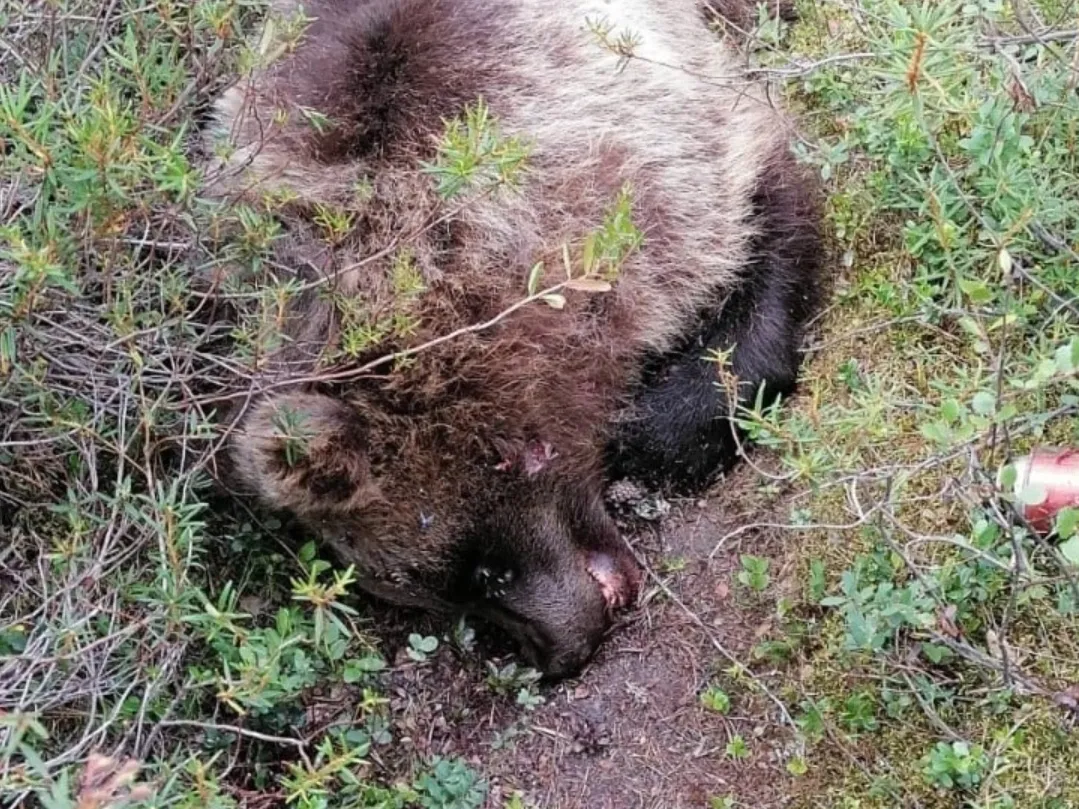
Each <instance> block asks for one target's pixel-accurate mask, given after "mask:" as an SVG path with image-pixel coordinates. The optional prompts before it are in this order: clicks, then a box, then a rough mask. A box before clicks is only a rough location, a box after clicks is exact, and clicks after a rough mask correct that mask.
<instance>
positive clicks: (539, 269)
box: [528, 261, 543, 297]
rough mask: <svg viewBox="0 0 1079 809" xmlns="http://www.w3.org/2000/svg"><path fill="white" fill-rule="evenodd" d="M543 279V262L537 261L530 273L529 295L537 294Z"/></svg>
mask: <svg viewBox="0 0 1079 809" xmlns="http://www.w3.org/2000/svg"><path fill="white" fill-rule="evenodd" d="M541 280H543V262H542V261H538V262H536V266H534V267H533V268H532V271H531V272H530V273H529V274H528V295H529V297H531V296H533V295H535V294H536V292H537V291H538V290H539V285H540V281H541Z"/></svg>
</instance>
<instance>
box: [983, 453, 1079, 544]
mask: <svg viewBox="0 0 1079 809" xmlns="http://www.w3.org/2000/svg"><path fill="white" fill-rule="evenodd" d="M1011 465H1012V466H1014V467H1015V471H1016V473H1017V474H1016V476H1015V486H1014V487H1013V489H1012V491H1013V493H1014V494H1015V499H1016V505H1017V507H1018V508H1019V510H1020V513H1021V514H1022V515H1023V517H1024V518H1025V519H1026V521H1027V522H1028V523H1030V526H1031V527H1032V528H1033V529H1034V530H1035V531H1038V532H1039V533H1043V534H1048V533H1049V532H1050V531H1052V530H1053V519H1054V518H1055V517H1056V515H1057V514H1058V513H1059V512H1060V510H1061V509H1064V508H1068V507H1079V449H1041V450H1035V451H1034V452H1032V453H1031V454H1030V455H1024V456H1023V457H1022V458H1016V459H1015V460H1014V461H1012V463H1011ZM1003 474H1004V468H1003V467H1002V468H1001V470H1000V473H999V474H998V475H997V487H998V488H1000V487H1001V478H1002V477H1003Z"/></svg>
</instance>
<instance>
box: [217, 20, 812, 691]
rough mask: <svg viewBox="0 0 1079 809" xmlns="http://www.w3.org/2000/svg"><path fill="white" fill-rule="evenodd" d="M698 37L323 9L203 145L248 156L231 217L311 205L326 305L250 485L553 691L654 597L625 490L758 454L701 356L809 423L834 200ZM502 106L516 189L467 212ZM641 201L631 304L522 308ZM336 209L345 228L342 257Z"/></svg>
mask: <svg viewBox="0 0 1079 809" xmlns="http://www.w3.org/2000/svg"><path fill="white" fill-rule="evenodd" d="M722 6H723V7H724V8H725V9H726V10H727V11H728V12H730V11H731V9H736V8H738V9H741V8H744V6H741V5H739V4H738V3H735V2H733V0H727V2H725V3H723V4H722ZM296 10H297V6H296V5H295V4H294V3H292V2H291V1H290V0H276V2H275V11H276V12H277V13H278V14H281V15H289V14H293V13H295V12H296ZM702 11H704V9H702V7H701V5H700V4H698V3H696V2H694V1H693V0H617V2H604V0H483V2H479V0H313V1H312V2H309V3H307V4H305V6H304V7H303V13H304V14H306V15H307V16H308V17H309V18H311V21H310V23H309V26H308V28H307V29H306V32H305V33H304V35H303V37H302V38H301V39H300V41H299V44H298V45H297V46H296V47H295V48H294V49H293V50H291V51H290V52H288V53H286V54H285V55H284V56H283V57H282V58H280V59H278V60H276V61H275V62H273V63H272V64H271V65H270V66H269V67H266V68H262V69H259V70H257V71H255V72H254V73H253V74H252V75H251V76H249V77H246V78H245V79H244V80H243V81H241V82H240V83H238V84H237V85H236V86H234V87H232V88H230V89H228V90H227V91H226V92H225V93H224V94H223V95H222V96H221V97H220V99H219V100H218V101H217V105H216V110H215V124H214V127H213V129H212V133H211V139H212V141H213V144H214V146H215V147H220V143H221V141H227V142H228V143H229V144H230V146H231V151H230V152H227V153H223V152H221V151H220V150H219V151H218V154H219V155H223V156H222V157H220V159H219V161H218V164H217V165H215V166H213V167H212V169H213V170H212V171H211V173H210V175H209V179H210V182H209V186H208V188H209V190H210V192H211V193H212V194H215V195H217V196H220V197H222V198H227V199H233V200H244V201H247V202H248V203H255V204H258V203H259V202H260V201H261V200H263V199H265V198H266V195H267V194H270V195H275V196H276V198H277V199H279V200H280V199H282V198H284V195H286V194H287V198H288V199H289V200H291V201H290V202H288V203H287V204H279V205H277V207H276V209H275V210H277V211H278V213H279V215H280V216H281V217H282V221H283V224H284V226H285V230H286V235H285V236H284V238H282V239H281V240H280V241H279V243H278V245H277V246H276V248H275V256H274V258H275V263H276V265H277V266H279V267H282V268H283V270H282V271H283V272H284V273H285V274H286V275H287V276H291V277H293V278H295V279H296V280H298V281H299V282H301V283H302V284H303V285H304V287H305V291H304V292H303V293H302V294H300V295H298V296H296V298H295V299H294V300H293V301H292V303H291V308H290V309H289V311H288V313H287V325H286V332H287V336H288V342H287V344H286V345H285V347H284V348H282V349H281V350H280V351H279V352H278V353H277V354H276V355H275V357H274V358H273V361H272V363H270V364H269V366H268V367H267V370H266V371H265V373H264V375H263V376H262V377H261V378H260V379H259V380H258V384H257V385H256V389H255V390H253V391H252V394H251V396H250V398H249V400H248V401H246V402H245V403H244V405H243V406H242V407H239V408H237V410H236V412H235V413H233V414H232V435H231V439H230V444H229V457H230V466H231V468H232V470H233V475H234V479H235V480H236V481H237V482H238V483H239V484H240V485H241V486H242V488H243V489H244V490H245V491H247V492H250V493H251V494H254V495H255V496H257V497H258V498H260V499H261V500H262V501H263V502H264V503H265V504H267V505H268V506H270V507H272V508H277V509H283V510H286V511H288V512H290V513H292V514H293V515H295V516H296V517H298V518H299V519H300V520H301V521H302V522H303V523H304V524H306V525H307V526H308V527H309V528H310V529H311V530H313V531H315V532H316V533H317V534H318V535H319V536H321V538H322V539H323V540H324V541H325V542H327V543H329V545H331V546H332V548H333V549H334V550H335V551H336V552H337V554H338V555H339V556H340V557H341V558H342V560H343V561H345V562H347V563H354V564H356V566H357V568H358V569H359V570H360V571H361V573H362V575H363V579H362V585H363V587H364V588H365V589H367V590H368V591H370V592H371V593H373V594H375V595H377V596H380V597H382V598H385V599H387V600H390V601H393V602H396V603H401V604H410V605H417V606H423V607H427V608H434V609H445V610H465V611H469V612H474V613H478V614H480V615H483V616H486V617H487V618H490V619H492V620H494V621H495V622H497V623H499V624H501V625H502V626H503V627H506V628H508V629H509V630H510V631H511V632H512V633H513V634H514V635H515V636H516V638H517V639H518V640H519V641H520V643H521V645H522V648H523V650H524V651H525V653H526V654H527V655H528V656H529V657H530V659H531V660H532V661H533V662H534V663H535V664H536V665H537V666H539V667H541V668H542V669H543V670H544V671H545V672H547V673H548V674H550V675H552V676H565V675H571V674H574V673H576V672H577V671H579V670H580V668H581V667H582V666H583V665H584V664H585V663H586V662H587V661H588V659H589V658H590V656H591V655H592V653H593V651H594V650H595V649H596V647H597V645H598V644H599V642H600V640H601V638H602V636H603V635H604V633H605V632H606V631H607V629H608V628H609V626H610V623H611V615H612V612H613V611H614V610H615V609H617V608H618V607H620V606H622V605H624V604H627V603H629V602H631V601H632V600H633V599H634V597H635V594H636V591H637V587H638V584H639V580H640V571H639V568H638V566H637V564H636V562H635V560H634V559H633V557H632V554H631V553H630V552H629V551H628V550H627V549H626V547H625V545H624V543H623V541H622V539H621V537H620V535H619V532H618V530H617V529H616V527H615V525H614V522H613V521H612V518H611V517H610V515H609V514H608V513H607V511H606V509H605V507H604V502H603V491H604V486H605V485H606V483H607V482H608V481H609V480H611V479H613V478H615V477H620V476H630V477H634V478H636V479H641V480H643V481H644V482H647V483H650V484H653V485H663V486H670V487H675V488H681V489H687V490H688V489H697V488H700V487H701V486H705V485H707V484H709V483H710V482H712V481H713V480H714V479H715V477H716V475H717V474H718V473H719V472H721V471H723V470H724V469H726V468H728V467H729V466H730V464H731V463H733V461H734V459H735V457H736V455H737V441H736V439H735V437H734V432H733V430H732V426H731V422H730V421H729V420H728V419H727V418H726V416H727V415H728V414H729V413H730V409H731V403H730V402H729V400H728V395H727V394H728V392H729V388H725V387H724V386H723V385H721V384H718V383H719V382H720V380H721V378H722V375H721V374H720V373H719V372H718V370H717V365H716V363H714V362H710V361H708V360H707V359H706V358H705V357H704V355H705V353H706V352H707V351H708V350H709V349H729V348H731V347H732V346H733V347H734V352H733V356H732V360H731V370H732V371H733V373H734V374H735V375H736V376H737V378H738V380H739V383H738V384H739V387H738V391H739V396H740V397H741V398H743V399H746V400H753V399H754V398H755V397H756V395H757V392H758V389H759V388H761V386H762V385H763V386H764V391H765V394H766V398H767V399H771V398H774V397H775V396H777V395H781V394H786V393H788V392H790V391H791V390H792V389H793V386H794V382H795V379H796V377H797V373H798V367H799V355H798V346H799V343H800V340H801V335H802V329H803V327H804V324H805V322H806V320H807V319H808V317H809V316H810V315H811V313H812V311H813V309H814V306H815V303H816V298H817V292H816V290H817V284H818V278H817V275H818V271H819V258H820V244H819V237H818V235H817V230H816V222H817V214H816V207H815V193H814V189H813V185H812V183H811V182H810V181H809V180H808V179H807V178H806V176H805V174H804V173H803V172H802V171H801V170H800V169H799V167H798V166H797V165H796V163H795V162H794V160H793V159H792V157H791V155H790V154H789V151H788V143H789V139H790V137H791V127H790V124H789V122H788V120H787V118H786V116H785V115H784V113H783V112H782V111H780V110H776V109H775V108H774V107H773V104H772V102H770V100H769V99H768V97H767V96H766V94H765V92H764V89H763V88H762V87H760V86H757V85H755V84H753V83H751V82H748V81H747V80H746V79H745V78H743V75H742V70H741V69H740V68H739V65H738V60H737V58H736V55H735V54H733V53H732V52H731V51H730V50H729V49H728V48H727V47H726V46H725V45H724V44H723V42H722V41H721V40H720V38H719V37H718V36H716V35H715V33H714V32H712V31H710V30H709V28H708V26H707V24H706V15H705V14H704V13H702ZM603 32H607V34H606V36H607V46H604V45H603V44H602V43H601V42H600V41H599V40H600V39H602V38H603V36H604V33H603ZM623 32H630V33H631V34H632V38H631V39H632V44H626V43H630V42H631V40H630V39H619V36H620V35H621V34H622V33H623ZM619 42H622V43H623V45H621V46H620V45H618V44H617V43H619ZM612 43H614V44H612ZM480 99H482V102H483V103H484V104H485V105H486V107H487V109H488V110H489V111H490V115H491V117H492V119H493V120H494V121H495V122H496V123H497V127H498V133H499V136H500V137H503V138H518V139H519V140H520V143H522V144H527V149H528V156H527V159H526V161H525V163H524V164H523V168H522V170H521V173H520V175H519V176H518V177H517V178H516V181H515V182H514V183H512V184H501V185H497V186H496V187H494V188H489V189H487V190H481V191H479V192H474V193H470V194H466V195H463V196H462V197H461V198H460V199H458V198H454V199H451V200H446V199H443V198H442V197H440V196H439V194H438V193H437V192H436V183H435V181H434V179H433V178H432V176H431V175H430V174H429V173H428V172H426V171H424V170H423V168H422V167H423V165H424V164H425V163H426V164H430V163H431V162H432V161H434V160H436V156H437V149H438V145H439V142H440V139H441V138H442V137H443V134H444V131H445V127H446V121H447V120H449V119H454V118H459V117H460V116H462V115H463V113H464V110H465V109H466V107H467V106H468V105H475V104H476V103H477V102H478V101H479V100H480ZM312 111H314V114H315V115H317V118H316V117H313V115H312ZM620 194H624V195H626V196H627V198H628V200H629V210H630V211H631V217H632V221H633V224H634V226H635V228H636V229H637V230H638V231H639V232H640V234H641V236H642V240H641V242H640V244H639V246H638V247H637V249H635V250H633V251H631V252H629V253H628V255H626V256H625V257H624V260H623V261H622V263H621V265H620V266H619V268H618V272H617V275H616V276H615V277H614V280H613V282H612V284H611V288H610V289H609V290H608V291H599V292H597V291H595V290H591V289H572V288H565V289H561V290H560V291H559V293H558V294H560V295H562V296H563V299H564V301H563V305H562V306H561V307H560V308H556V306H552V305H548V304H547V303H545V302H543V301H533V302H531V303H528V304H526V305H523V306H522V305H521V301H522V299H523V298H525V297H527V295H528V291H527V290H528V288H529V279H530V278H532V277H533V268H534V267H535V266H536V265H537V264H538V263H540V262H542V263H543V268H544V269H543V278H542V281H541V283H540V286H541V287H547V286H550V285H553V284H557V283H558V282H559V280H564V279H565V272H564V270H563V258H564V256H566V255H570V256H571V265H572V264H573V263H574V262H575V261H577V259H578V258H579V257H580V255H581V245H582V244H583V242H584V240H585V239H586V238H587V237H588V235H589V234H590V233H594V232H595V231H596V230H597V228H599V227H601V226H602V224H603V222H604V221H605V217H607V216H609V215H610V212H611V210H612V206H614V205H615V204H616V202H617V200H618V199H619V198H620V197H619V195H620ZM327 206H328V207H330V208H332V209H334V210H340V211H345V212H347V213H348V215H349V216H350V217H351V220H350V221H351V225H350V227H349V229H348V232H347V233H346V234H345V235H344V237H342V238H338V239H336V240H334V241H333V242H332V243H330V242H329V241H327V239H325V238H323V237H321V236H320V233H319V229H318V226H317V225H316V224H315V223H316V220H317V214H318V212H319V211H320V210H323V211H324V210H326V209H327ZM402 262H404V264H402ZM402 266H404V267H406V269H407V274H408V275H409V279H410V282H409V284H408V288H409V292H408V294H407V295H404V294H403V293H402V285H401V283H399V281H400V278H399V275H400V273H401V271H402V270H401V268H402ZM401 312H404V313H405V315H406V316H407V322H408V326H407V328H405V329H402V330H394V329H392V328H389V329H383V331H381V332H377V334H376V339H373V340H372V342H371V344H370V345H367V346H364V347H363V349H362V350H360V351H357V352H354V353H353V354H352V355H350V356H348V357H347V358H344V359H342V356H341V353H340V352H341V349H342V340H343V339H344V334H345V332H346V331H347V329H348V328H349V327H350V324H351V326H353V327H354V326H355V323H356V318H357V317H359V318H366V319H367V321H365V322H369V323H370V324H372V326H377V325H378V324H386V323H389V322H392V318H393V317H394V316H395V315H399V314H400V313H401ZM357 313H359V314H357ZM350 318H351V320H349V319H350ZM480 324H485V327H483V328H480V327H479V325H480ZM447 335H453V336H452V337H451V338H450V339H444V338H446V336H447ZM419 346H426V347H425V348H424V349H423V350H419V351H416V352H415V353H413V354H411V355H410V356H408V358H407V362H386V363H381V364H372V360H376V359H378V358H384V357H386V356H387V355H392V354H395V353H396V352H401V351H407V350H410V349H416V348H417V347H419ZM283 423H291V424H293V425H299V427H297V429H298V430H299V432H300V433H301V439H302V440H300V441H299V443H298V444H297V443H296V442H293V444H295V445H290V441H293V437H291V436H290V435H289V434H288V430H287V429H284V428H283V427H282V424H283Z"/></svg>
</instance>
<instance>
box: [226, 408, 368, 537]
mask: <svg viewBox="0 0 1079 809" xmlns="http://www.w3.org/2000/svg"><path fill="white" fill-rule="evenodd" d="M367 450H368V442H367V429H366V425H365V424H364V421H363V419H362V418H361V417H360V416H359V414H357V413H356V411H355V410H354V409H353V408H351V407H349V406H348V405H347V404H345V403H344V402H340V401H338V400H336V399H333V398H331V397H329V396H324V395H321V394H309V393H286V394H280V395H276V396H270V397H268V398H265V399H262V400H260V401H259V402H257V403H256V404H255V405H253V406H252V407H250V408H249V409H248V411H247V413H246V414H244V415H243V416H242V417H241V418H240V420H239V423H238V424H237V426H236V429H235V432H234V433H233V436H232V442H231V451H230V455H231V459H232V464H233V466H234V468H235V471H236V475H237V477H238V478H239V480H240V481H241V482H242V483H244V484H245V486H246V487H247V488H249V489H251V490H252V493H253V494H255V495H257V496H258V497H259V498H260V499H262V500H263V501H264V502H265V503H266V504H267V505H268V506H270V507H272V508H278V509H288V510H290V511H293V512H295V513H296V514H298V515H301V516H303V515H306V514H312V513H322V514H325V513H326V512H327V511H330V512H332V511H346V510H348V509H349V508H350V507H353V506H355V505H356V504H357V503H358V502H359V500H360V499H361V498H364V499H366V498H365V496H367V495H370V494H371V491H370V489H371V486H372V481H371V469H370V463H369V459H368V452H367Z"/></svg>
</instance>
